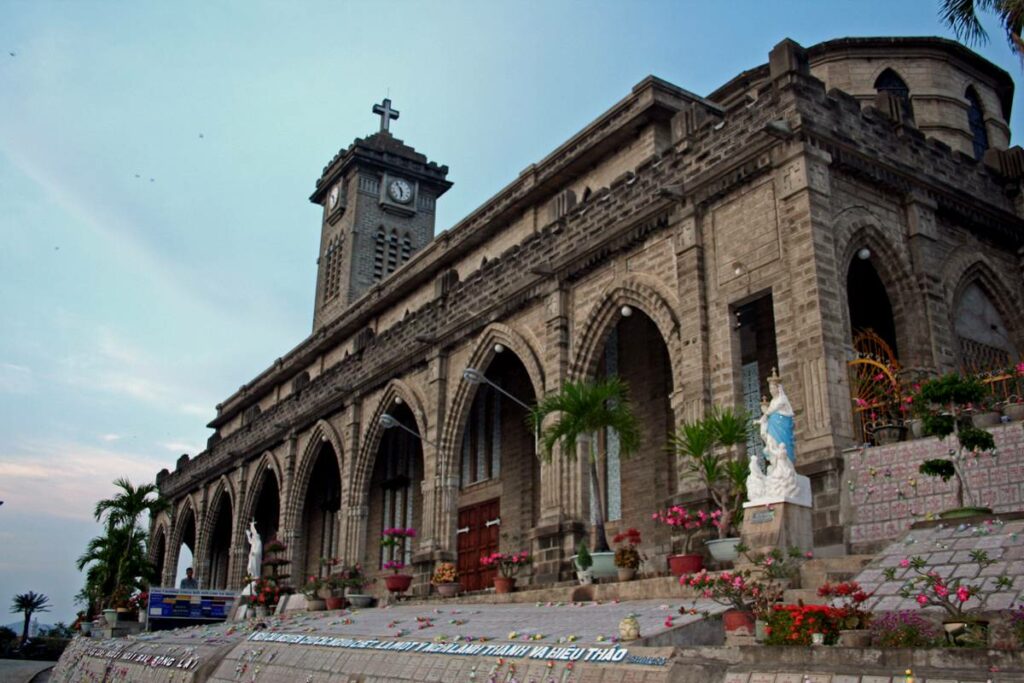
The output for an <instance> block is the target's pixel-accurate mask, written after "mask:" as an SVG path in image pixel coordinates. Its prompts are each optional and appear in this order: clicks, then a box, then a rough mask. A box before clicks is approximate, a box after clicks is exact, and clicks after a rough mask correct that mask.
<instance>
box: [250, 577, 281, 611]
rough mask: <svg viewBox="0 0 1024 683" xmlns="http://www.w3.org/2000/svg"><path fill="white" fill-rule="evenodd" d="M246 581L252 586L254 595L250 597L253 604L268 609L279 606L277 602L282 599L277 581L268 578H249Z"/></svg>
mask: <svg viewBox="0 0 1024 683" xmlns="http://www.w3.org/2000/svg"><path fill="white" fill-rule="evenodd" d="M245 580H246V583H251V584H252V594H251V595H250V596H249V602H250V603H251V604H253V605H260V606H262V607H267V608H273V607H274V606H275V605H277V601H278V600H279V599H280V598H281V589H280V587H278V585H277V582H276V581H274V580H273V579H271V578H268V577H260V578H258V579H255V580H254V579H253V578H252V577H251V576H247V577H246V578H245Z"/></svg>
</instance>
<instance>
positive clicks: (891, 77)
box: [875, 69, 914, 118]
mask: <svg viewBox="0 0 1024 683" xmlns="http://www.w3.org/2000/svg"><path fill="white" fill-rule="evenodd" d="M875 90H877V91H878V92H879V93H883V94H886V95H892V96H893V97H895V98H897V99H898V100H899V101H900V102H902V103H903V113H904V114H905V115H906V116H907V118H913V117H914V109H913V107H911V105H910V88H908V87H907V83H906V81H904V80H903V79H902V78H900V75H899V74H898V73H896V72H895V71H893V70H892V69H886V70H885V71H883V72H882V73H880V74H879V75H878V78H877V79H875Z"/></svg>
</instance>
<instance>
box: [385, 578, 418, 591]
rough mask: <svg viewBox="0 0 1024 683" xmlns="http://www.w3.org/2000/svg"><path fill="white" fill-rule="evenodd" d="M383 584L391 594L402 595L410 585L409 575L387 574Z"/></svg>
mask: <svg viewBox="0 0 1024 683" xmlns="http://www.w3.org/2000/svg"><path fill="white" fill-rule="evenodd" d="M384 583H385V584H386V585H387V587H388V590H389V591H391V592H392V593H404V592H405V591H407V590H409V586H411V585H412V575H411V574H388V575H387V576H385V577H384Z"/></svg>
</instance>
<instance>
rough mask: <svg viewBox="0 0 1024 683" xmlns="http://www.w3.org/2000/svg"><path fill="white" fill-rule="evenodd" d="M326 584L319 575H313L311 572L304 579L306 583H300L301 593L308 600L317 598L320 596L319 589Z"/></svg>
mask: <svg viewBox="0 0 1024 683" xmlns="http://www.w3.org/2000/svg"><path fill="white" fill-rule="evenodd" d="M326 585H327V582H326V581H324V580H323V579H321V578H320V577H319V576H313V575H312V574H310V575H309V577H308V578H307V579H306V583H304V584H302V588H301V591H302V594H303V595H305V596H306V597H307V598H308V599H310V600H317V599H318V598H319V597H320V590H321V589H322V588H324V587H325V586H326Z"/></svg>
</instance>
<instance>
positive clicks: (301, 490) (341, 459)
mask: <svg viewBox="0 0 1024 683" xmlns="http://www.w3.org/2000/svg"><path fill="white" fill-rule="evenodd" d="M323 443H329V444H331V448H333V449H334V455H335V457H336V458H337V459H338V472H344V471H345V456H344V449H343V448H342V444H343V441H342V439H341V435H340V434H339V433H338V430H336V429H335V428H334V426H333V425H331V423H330V422H328V421H327V420H324V419H320V420H317V421H316V424H315V425H313V429H312V431H310V432H309V437H308V438H307V439H306V444H305V446H304V447H303V448H302V457H301V458H299V462H298V467H296V469H295V475H294V477H293V478H292V486H291V490H290V491H289V492H288V494H289V498H290V500H289V501H288V514H289V519H290V520H291V521H290V522H289V523H290V524H293V523H294V522H295V521H296V520H298V519H299V516H300V515H301V514H302V508H303V503H304V500H303V496H305V495H306V488H307V487H308V486H309V477H310V475H311V474H312V472H313V467H314V466H315V465H316V459H317V457H319V455H320V445H321V444H323Z"/></svg>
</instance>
